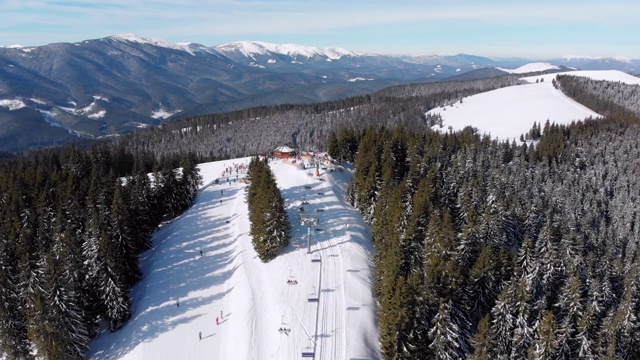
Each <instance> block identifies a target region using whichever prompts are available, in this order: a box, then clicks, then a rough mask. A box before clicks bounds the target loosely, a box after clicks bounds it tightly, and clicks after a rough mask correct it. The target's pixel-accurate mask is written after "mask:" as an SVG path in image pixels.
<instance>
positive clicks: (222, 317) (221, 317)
mask: <svg viewBox="0 0 640 360" xmlns="http://www.w3.org/2000/svg"><path fill="white" fill-rule="evenodd" d="M220 319H224V316H222V310H220Z"/></svg>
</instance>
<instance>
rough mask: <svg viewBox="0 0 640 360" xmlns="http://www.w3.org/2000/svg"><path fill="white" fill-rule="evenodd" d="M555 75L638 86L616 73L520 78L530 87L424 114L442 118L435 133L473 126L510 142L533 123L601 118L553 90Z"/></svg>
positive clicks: (488, 94)
mask: <svg viewBox="0 0 640 360" xmlns="http://www.w3.org/2000/svg"><path fill="white" fill-rule="evenodd" d="M558 74H567V75H574V76H584V77H589V78H592V79H594V80H607V81H620V82H624V83H627V84H640V78H637V77H635V76H632V75H629V74H627V73H624V72H621V71H616V70H611V71H570V72H562V73H553V74H545V75H537V76H530V77H525V78H523V80H526V81H528V82H530V84H526V85H518V86H509V87H506V88H502V89H497V90H493V91H487V92H484V93H481V94H477V95H473V96H470V97H467V98H465V99H463V101H462V102H457V103H455V104H453V105H450V106H444V107H439V108H435V109H432V110H430V111H428V112H427V114H440V115H441V116H442V120H443V121H442V127H439V126H434V129H435V130H439V131H448V130H449V129H451V130H453V131H457V130H462V129H464V128H465V127H466V126H473V127H475V128H477V129H478V130H479V131H480V133H482V134H489V135H491V137H493V138H498V139H500V140H509V141H511V140H517V139H519V138H520V135H521V134H524V133H526V132H528V131H529V129H531V127H532V126H533V123H534V122H537V123H539V124H540V123H542V125H544V123H545V122H546V121H547V120H549V121H550V122H552V123H556V124H569V123H571V122H572V121H577V120H584V119H585V118H588V117H593V118H597V117H600V115H599V114H597V113H595V112H593V111H592V110H590V109H588V108H587V107H585V106H583V105H581V104H579V103H577V102H575V101H574V100H572V99H571V98H569V97H567V96H566V95H564V94H563V93H562V91H560V90H557V89H555V88H554V87H553V85H552V80H553V78H555V77H556V76H557V75H558ZM536 81H538V82H537V83H536Z"/></svg>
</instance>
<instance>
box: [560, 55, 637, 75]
mask: <svg viewBox="0 0 640 360" xmlns="http://www.w3.org/2000/svg"><path fill="white" fill-rule="evenodd" d="M548 62H551V63H554V64H558V65H564V66H566V67H569V68H575V69H579V70H620V71H624V72H628V73H635V74H637V73H640V59H628V58H624V57H615V58H613V57H591V56H572V55H568V56H563V57H561V58H558V59H551V60H548Z"/></svg>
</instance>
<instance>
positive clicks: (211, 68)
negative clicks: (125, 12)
mask: <svg viewBox="0 0 640 360" xmlns="http://www.w3.org/2000/svg"><path fill="white" fill-rule="evenodd" d="M599 61H600V60H598V59H590V61H587V59H584V58H567V59H564V60H563V59H558V61H556V62H555V64H558V65H559V69H561V70H566V69H567V68H571V66H572V64H573V63H575V62H579V63H580V65H581V66H582V67H583V68H587V69H588V68H590V67H592V68H593V67H598V66H599V65H598V64H599V63H601V64H604V65H601V67H605V65H606V67H607V68H615V67H616V66H617V67H623V68H624V70H625V71H633V69H636V68H638V61H636V60H628V59H617V60H616V59H611V60H610V61H609V60H608V61H606V62H599ZM528 62H530V60H527V59H489V58H484V57H479V56H472V55H464V54H460V55H453V56H389V55H377V54H358V53H355V52H351V51H348V50H345V49H338V48H327V49H321V48H316V47H307V46H300V45H291V44H289V45H276V44H270V43H264V42H251V41H244V42H236V43H231V44H225V45H219V46H213V47H209V46H205V45H201V44H195V43H185V44H175V43H170V42H165V41H162V40H156V39H145V38H141V37H139V36H136V35H132V34H125V35H115V36H110V37H106V38H101V39H94V40H86V41H81V42H78V43H55V44H49V45H44V46H38V47H24V46H10V47H0V152H12V151H22V150H26V149H31V148H36V147H43V146H51V145H57V144H63V143H65V142H69V141H73V140H79V139H99V138H106V137H112V136H119V135H122V134H127V133H131V132H133V131H136V130H138V129H144V128H147V127H150V126H157V125H160V124H162V123H164V122H166V121H170V120H174V119H178V118H184V117H189V116H197V115H201V114H208V113H222V112H227V111H233V110H239V109H245V108H250V107H256V106H269V105H276V104H311V103H318V102H326V101H333V100H338V99H345V98H348V97H352V96H358V95H363V94H369V93H372V92H375V91H378V90H380V89H382V88H385V87H389V86H393V85H399V84H408V83H416V82H431V81H442V80H446V79H454V80H465V79H474V78H482V77H490V76H496V75H501V74H507V72H506V71H503V70H502V69H497V67H511V68H513V67H517V66H521V65H523V64H526V63H528ZM629 67H631V68H629ZM465 74H466V75H467V77H465Z"/></svg>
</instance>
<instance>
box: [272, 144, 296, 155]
mask: <svg viewBox="0 0 640 360" xmlns="http://www.w3.org/2000/svg"><path fill="white" fill-rule="evenodd" d="M276 151H279V152H283V153H290V152H294V151H296V149H292V148H290V147H288V146H286V145H285V146H280V147H279V148H277V149H276Z"/></svg>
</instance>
